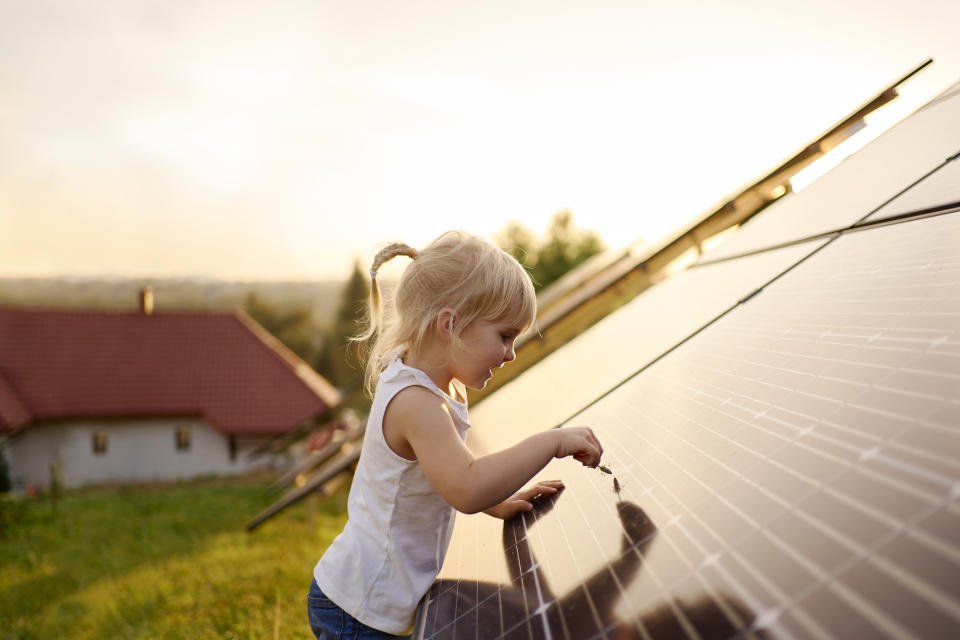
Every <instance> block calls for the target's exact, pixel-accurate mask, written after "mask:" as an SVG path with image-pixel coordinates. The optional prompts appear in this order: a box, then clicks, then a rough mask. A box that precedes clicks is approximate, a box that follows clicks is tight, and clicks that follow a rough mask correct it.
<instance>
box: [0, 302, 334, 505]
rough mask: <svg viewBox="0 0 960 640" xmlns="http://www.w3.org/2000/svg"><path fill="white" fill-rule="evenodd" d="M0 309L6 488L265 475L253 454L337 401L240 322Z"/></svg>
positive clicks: (229, 317)
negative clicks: (255, 472) (258, 471)
mask: <svg viewBox="0 0 960 640" xmlns="http://www.w3.org/2000/svg"><path fill="white" fill-rule="evenodd" d="M151 311H152V309H151V305H150V304H149V300H142V301H141V308H140V311H139V312H115V311H64V310H23V309H12V308H0V454H4V455H5V456H6V459H7V462H8V464H9V467H10V477H11V481H12V482H13V485H14V488H15V489H16V488H20V489H23V488H26V487H28V486H30V485H32V486H35V487H39V488H42V487H46V486H49V484H50V482H51V477H52V474H53V473H54V472H56V473H59V474H60V478H61V480H62V482H64V483H65V484H66V485H67V486H80V485H85V484H91V483H103V482H140V481H165V480H174V479H179V478H188V477H191V476H197V475H206V474H236V473H243V472H246V471H249V470H252V469H254V468H257V467H263V466H265V465H270V464H271V463H273V462H276V461H275V460H272V459H271V457H270V456H269V455H265V456H259V457H257V458H253V457H252V456H250V455H248V454H250V453H251V452H252V451H253V450H254V449H255V448H256V447H258V446H259V445H262V444H263V443H264V442H265V441H267V440H268V439H270V438H271V437H274V436H276V435H278V434H282V433H285V432H287V431H289V430H291V429H293V428H294V427H296V426H297V425H299V424H301V423H302V422H304V421H305V420H309V419H311V418H314V417H316V416H317V415H319V414H321V413H323V412H324V411H326V410H327V409H329V408H330V407H332V406H334V405H336V404H337V403H338V402H339V400H340V395H339V393H338V392H337V391H336V389H334V388H333V387H332V386H331V385H330V384H329V383H328V382H327V381H326V380H324V379H323V378H322V377H321V376H320V375H318V374H317V373H316V372H314V371H313V370H312V369H311V368H310V367H309V366H308V365H307V364H306V363H304V362H303V361H302V360H300V359H299V358H298V357H297V356H295V355H294V354H293V353H292V352H290V351H289V350H288V349H287V348H286V347H284V346H283V345H282V344H281V343H280V342H279V341H277V340H276V339H275V338H274V337H273V336H271V335H270V334H269V333H268V332H266V331H265V330H264V329H263V328H262V327H260V326H259V325H258V324H257V323H256V322H254V321H253V320H252V319H250V318H249V317H248V316H246V315H245V314H243V313H239V312H237V313H199V312H175V313H156V314H154V313H152V312H151Z"/></svg>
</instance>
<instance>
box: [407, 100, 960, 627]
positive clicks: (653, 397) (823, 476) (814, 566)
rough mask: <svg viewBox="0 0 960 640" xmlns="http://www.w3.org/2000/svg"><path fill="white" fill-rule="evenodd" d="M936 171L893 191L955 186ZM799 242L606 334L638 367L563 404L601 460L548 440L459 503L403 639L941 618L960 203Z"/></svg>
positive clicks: (957, 597) (956, 436) (956, 389)
mask: <svg viewBox="0 0 960 640" xmlns="http://www.w3.org/2000/svg"><path fill="white" fill-rule="evenodd" d="M950 101H953V102H957V97H952V98H951V99H950ZM945 102H947V101H940V102H939V103H937V104H936V105H934V106H933V107H930V108H927V109H924V110H921V111H920V112H919V113H918V114H916V115H914V116H913V118H917V117H918V116H919V115H921V114H924V113H931V112H933V111H934V109H936V108H939V107H941V106H942V105H943V104H945ZM908 122H909V121H908ZM955 122H960V120H953V121H952V122H950V123H946V124H949V125H950V126H947V127H946V129H948V130H949V131H948V132H947V134H949V135H952V134H954V133H956V132H957V131H958V127H957V125H956V124H954V123H955ZM941 124H944V123H941ZM902 126H903V125H901V127H902ZM927 139H928V138H924V140H927ZM905 144H906V141H903V144H901V145H899V146H896V147H890V146H880V147H877V146H875V145H876V143H874V145H871V147H872V148H873V152H876V150H877V149H881V150H883V149H887V150H891V149H894V150H897V149H899V150H900V151H904V150H908V149H907V148H906V147H904V145H905ZM956 146H957V148H956V149H954V150H953V152H954V153H955V152H956V151H957V150H960V143H958V144H957V145H956ZM871 147H867V148H866V149H865V150H864V151H862V152H861V153H864V152H867V151H868V150H870V149H871ZM873 152H871V153H873ZM943 155H944V156H945V157H943V158H936V160H934V159H933V156H932V155H931V156H930V162H931V164H930V166H929V167H928V168H927V169H926V170H925V171H922V172H921V173H920V175H924V174H930V171H932V170H933V169H935V168H937V167H940V165H941V164H942V163H943V161H944V160H945V158H946V157H948V156H947V154H943ZM851 160H852V159H851ZM847 162H850V160H848V161H847ZM871 162H872V163H873V164H882V163H881V161H880V159H878V158H874V159H873V160H871ZM841 166H843V165H841ZM863 166H867V165H863ZM954 169H955V167H954V166H952V165H949V164H948V165H946V166H944V167H942V168H941V169H940V170H939V171H938V172H937V173H932V174H930V177H929V178H927V179H925V180H922V181H920V182H918V183H917V184H916V185H915V186H914V187H913V189H917V190H918V191H917V192H916V193H910V192H909V191H908V192H907V193H906V194H904V195H903V196H901V199H900V203H899V204H900V205H902V204H903V203H904V202H905V201H907V199H908V198H911V200H909V201H907V202H927V201H930V200H931V199H932V200H933V201H937V200H942V199H943V198H944V197H946V198H947V199H948V200H951V199H952V200H956V199H958V198H960V183H957V182H956V181H953V180H951V179H949V175H950V173H949V171H953V170H954ZM941 171H944V173H940V172H941ZM940 176H947V177H945V178H943V179H942V180H941V179H939V178H938V177H940ZM917 177H919V176H917ZM875 187H877V188H884V189H896V188H899V186H898V184H894V183H889V182H886V183H878V184H876V185H875ZM833 188H834V189H840V188H842V184H840V183H836V184H834V187H833ZM857 188H860V186H858V187H857ZM806 193H807V192H806V191H805V192H803V193H801V194H797V195H798V196H803V195H804V194H806ZM813 193H816V192H813ZM894 194H895V192H893V193H890V194H889V195H888V196H886V197H884V198H883V200H882V201H886V200H890V199H891V198H892V197H893V195H894ZM876 197H879V196H876ZM876 197H875V199H876ZM804 199H805V200H806V201H807V207H808V208H809V207H813V209H815V208H816V204H817V201H816V200H815V199H811V198H810V197H805V198H804ZM798 200H799V198H798ZM888 206H891V207H893V206H898V205H897V203H896V202H891V203H890V205H888ZM906 206H907V207H908V209H909V210H912V207H913V205H912V204H907V205H906ZM867 212H868V211H862V212H857V215H854V212H847V213H848V214H849V215H845V216H844V220H843V221H842V224H838V225H836V226H835V227H834V228H836V227H839V226H843V225H844V224H849V223H850V222H853V221H854V220H857V219H860V218H861V217H863V215H864V214H866V213H867ZM900 212H902V210H900ZM878 213H880V212H878ZM846 218H850V219H849V220H847V219H846ZM802 246H803V247H805V250H806V252H807V253H810V252H814V253H813V255H812V256H810V257H809V258H807V259H805V260H803V261H802V262H800V264H799V265H797V266H796V267H794V268H792V269H790V270H789V271H788V272H787V273H785V274H784V275H782V276H780V277H777V276H778V274H779V271H776V270H773V269H771V271H770V272H769V273H765V274H763V276H764V278H763V279H762V280H763V282H766V281H768V280H770V279H774V281H773V282H772V283H770V284H769V285H767V286H766V287H765V288H763V290H762V291H761V292H760V293H758V294H757V295H755V296H753V297H751V298H749V299H748V300H746V301H745V302H744V303H743V304H741V305H739V306H737V307H736V308H734V309H733V310H731V311H729V312H728V313H726V314H725V315H723V316H722V317H720V318H719V319H718V320H716V321H715V322H713V323H711V324H709V325H708V326H706V327H705V328H704V329H703V330H702V331H699V332H697V333H695V334H694V335H692V337H690V338H689V339H688V340H686V341H684V342H681V343H680V344H679V345H678V346H677V347H676V348H675V349H673V350H672V351H670V352H669V353H668V354H667V355H666V356H665V357H662V358H660V359H658V360H656V361H655V362H653V364H649V366H647V365H648V362H649V360H645V359H644V358H645V357H646V356H645V355H644V356H643V357H635V355H636V354H632V352H631V351H630V349H628V348H625V349H624V352H625V356H624V359H625V360H626V361H627V362H629V363H630V364H633V365H634V366H635V369H634V370H635V371H637V373H636V375H634V376H633V377H631V378H629V379H628V380H627V381H626V382H625V383H623V384H622V385H620V386H616V387H615V388H614V389H613V390H612V391H610V392H609V393H608V394H601V393H598V394H596V396H595V397H596V398H597V401H596V402H594V403H593V404H591V405H589V406H588V407H587V408H586V409H585V410H583V411H582V412H581V413H580V414H578V415H576V416H575V417H574V419H572V420H571V421H570V423H571V424H590V425H591V426H593V427H594V428H595V429H596V431H597V433H598V435H599V436H600V438H601V440H602V441H603V442H604V445H605V448H606V454H605V456H604V462H605V464H607V465H608V466H609V467H611V469H612V471H613V475H607V474H604V473H601V472H600V471H598V470H588V469H584V468H582V467H580V466H579V465H577V464H576V463H573V462H570V461H554V462H553V463H551V465H550V466H549V467H548V469H547V470H545V472H544V473H543V474H542V477H561V478H563V479H564V481H565V483H566V489H565V490H564V491H563V492H561V493H560V494H558V496H556V497H554V498H551V499H549V500H546V501H544V502H542V503H541V504H539V505H538V508H537V509H536V510H535V511H534V512H532V513H530V514H527V515H525V516H523V517H522V518H517V519H515V520H513V521H511V522H508V523H501V522H500V521H497V520H494V519H492V518H489V517H486V516H469V517H464V516H460V518H459V519H458V524H457V527H456V529H455V532H454V542H453V544H452V546H451V550H450V553H449V554H448V557H447V560H446V563H445V565H444V569H443V571H442V572H441V576H440V579H439V580H438V581H437V582H436V583H435V585H434V587H433V588H432V589H431V591H430V593H428V595H427V597H426V598H425V600H424V603H423V606H422V607H421V615H420V618H419V619H418V630H417V634H415V635H416V637H423V638H478V639H479V638H511V639H512V638H531V639H532V638H566V639H571V640H575V639H579V638H661V637H670V638H674V637H676V638H714V637H717V638H720V637H723V638H726V637H769V638H808V637H813V638H818V637H823V638H828V637H833V638H847V637H859V638H875V637H900V638H916V637H923V638H948V637H960V534H958V532H960V213H947V214H943V215H939V216H935V217H927V218H922V219H914V220H909V221H905V222H900V223H898V224H895V225H890V226H882V227H877V228H872V229H869V230H864V231H858V232H855V233H846V234H844V235H842V236H841V237H839V238H837V239H835V240H834V241H832V242H829V243H827V244H826V245H825V246H823V248H821V249H819V250H817V249H818V248H819V247H820V246H821V245H820V244H817V245H813V244H805V245H802ZM797 249H799V248H797ZM741 260H742V259H741ZM739 261H740V260H736V261H734V262H739ZM719 264H723V263H718V264H717V265H710V266H705V267H703V268H702V269H709V268H713V267H715V266H719ZM754 277H756V275H755V276H754ZM669 283H670V281H669V280H668V281H667V282H666V283H665V284H664V285H658V286H666V285H668V284H669ZM748 288H749V287H748ZM655 289H656V288H655ZM678 290H679V289H678ZM660 312H661V313H663V314H669V313H670V308H669V306H668V307H665V308H662V309H661V311H660ZM620 313H627V314H629V309H628V308H627V309H624V310H623V311H621V312H620ZM706 315H709V314H706ZM623 317H625V318H626V317H630V316H629V315H624V316H623ZM632 317H633V318H635V319H636V325H637V334H636V336H631V335H628V334H623V335H620V336H616V337H617V338H619V339H620V340H624V341H628V340H630V339H637V340H642V339H643V335H644V334H643V324H644V322H646V319H645V318H644V315H643V314H636V315H634V316H632ZM598 326H599V325H598ZM608 326H613V325H608ZM667 335H668V334H663V337H665V336H667ZM585 337H586V336H585ZM608 337H609V336H608ZM590 339H591V340H595V339H597V338H590ZM579 340H580V339H578V340H577V341H574V343H572V344H571V345H570V346H568V347H565V348H564V349H563V350H561V351H560V352H558V354H563V353H564V352H565V351H568V350H570V349H571V348H574V345H575V344H576V343H577V342H578V341H579ZM558 354H554V356H553V357H556V356H557V355H558ZM566 365H567V366H568V367H570V366H573V367H576V369H577V373H578V375H579V376H580V377H581V378H582V379H584V380H585V384H587V385H588V386H589V382H588V379H590V378H591V377H592V376H594V369H595V368H596V367H597V366H598V364H597V363H596V362H595V361H592V360H591V358H590V356H589V353H588V351H581V352H580V353H579V355H578V357H577V358H576V359H574V360H569V361H567V362H566ZM599 366H601V367H602V366H604V365H603V363H601V364H600V365H599ZM536 370H537V368H536V367H535V368H534V369H532V370H531V371H530V372H528V373H527V374H524V376H521V377H520V378H518V379H517V381H515V382H514V383H512V385H508V386H507V387H506V388H505V389H504V390H501V391H500V392H498V393H497V394H494V396H492V397H491V399H490V400H488V401H486V402H490V401H491V400H494V399H496V398H497V396H498V395H500V394H501V393H505V392H506V391H508V390H510V389H511V387H512V386H513V385H519V384H520V383H521V381H523V380H524V378H525V377H526V376H534V375H535V372H536ZM599 377H601V378H602V377H603V376H599ZM525 384H526V385H530V384H532V383H530V382H527V383H525ZM504 397H505V396H504ZM515 402H518V403H519V402H522V398H517V399H516V400H515ZM484 404H486V403H482V404H481V405H480V407H478V410H479V409H481V408H483V407H484ZM561 404H562V403H561ZM507 409H508V407H501V408H500V409H499V411H500V412H506V411H507ZM475 422H476V421H475ZM514 425H515V427H516V429H515V430H514V431H512V432H507V431H506V430H501V431H496V432H495V435H494V437H493V438H492V440H491V441H487V442H485V446H490V447H492V448H499V447H502V446H506V445H508V444H510V443H512V442H514V441H515V440H516V439H518V438H520V437H522V436H523V435H525V434H526V432H527V431H528V430H529V429H527V428H525V427H524V426H523V425H524V423H523V422H522V421H521V422H519V423H514ZM478 426H479V428H478V429H476V431H477V433H476V434H472V435H471V438H474V436H479V437H482V435H481V433H480V431H481V430H482V429H484V428H485V426H484V425H478Z"/></svg>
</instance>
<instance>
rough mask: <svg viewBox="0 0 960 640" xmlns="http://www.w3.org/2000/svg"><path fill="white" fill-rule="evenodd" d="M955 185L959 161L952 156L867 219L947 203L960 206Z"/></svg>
mask: <svg viewBox="0 0 960 640" xmlns="http://www.w3.org/2000/svg"><path fill="white" fill-rule="evenodd" d="M957 185H960V161H958V160H957V159H956V158H954V159H953V160H951V161H950V162H947V163H946V164H944V165H943V166H942V167H940V168H939V169H937V170H936V171H935V172H933V173H932V174H930V175H929V176H927V177H926V178H924V179H923V180H922V181H921V182H920V183H919V184H917V185H916V186H915V187H913V188H912V189H910V190H909V191H907V192H906V193H904V194H903V195H902V196H900V197H899V198H896V199H894V200H893V201H892V202H890V203H889V204H887V205H886V206H884V207H881V208H880V209H878V210H877V212H876V213H874V214H873V215H871V216H870V217H869V218H867V220H879V219H881V218H888V217H890V216H896V215H902V214H905V213H910V212H914V211H923V210H927V209H933V208H936V207H944V206H949V205H954V206H958V207H960V189H958V188H957Z"/></svg>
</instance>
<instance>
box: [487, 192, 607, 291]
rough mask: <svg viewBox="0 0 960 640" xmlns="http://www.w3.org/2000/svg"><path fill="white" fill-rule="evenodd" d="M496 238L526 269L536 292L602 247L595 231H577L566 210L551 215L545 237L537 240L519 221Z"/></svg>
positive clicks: (601, 242)
mask: <svg viewBox="0 0 960 640" xmlns="http://www.w3.org/2000/svg"><path fill="white" fill-rule="evenodd" d="M495 239H496V241H497V243H498V244H499V245H500V247H501V248H503V249H504V250H505V251H507V252H508V253H510V254H511V255H513V257H515V258H516V259H517V260H518V261H519V262H520V264H522V265H524V266H525V267H526V268H527V269H528V271H529V272H530V277H531V278H532V279H533V282H534V286H535V287H536V289H537V291H540V290H541V289H543V288H544V287H546V286H547V285H549V284H550V283H552V282H554V281H555V280H557V279H559V278H560V277H561V276H563V275H564V274H565V273H567V272H568V271H570V270H571V269H573V268H575V267H577V266H578V265H580V264H581V263H583V262H584V261H585V260H587V259H588V258H590V257H592V256H594V255H596V254H598V253H600V252H602V251H603V250H604V248H605V247H604V244H603V241H602V240H601V239H600V236H599V235H597V234H596V232H594V231H584V230H580V229H578V228H577V227H576V226H575V225H574V223H573V214H572V213H571V212H570V211H569V210H568V209H564V210H562V211H558V212H557V213H555V214H554V216H553V218H551V220H550V224H549V225H548V226H547V232H546V235H545V237H544V238H543V239H542V240H541V241H539V242H537V241H536V240H534V236H533V233H532V232H531V231H530V230H529V229H527V228H526V227H524V226H523V225H522V224H521V223H519V222H511V223H509V224H508V225H507V226H506V227H505V228H504V230H503V231H501V232H500V233H498V234H496V236H495Z"/></svg>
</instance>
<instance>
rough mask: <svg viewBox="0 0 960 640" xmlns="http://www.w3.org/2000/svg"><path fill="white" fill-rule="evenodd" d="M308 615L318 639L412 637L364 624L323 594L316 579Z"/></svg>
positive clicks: (309, 601)
mask: <svg viewBox="0 0 960 640" xmlns="http://www.w3.org/2000/svg"><path fill="white" fill-rule="evenodd" d="M307 616H308V617H309V618H310V629H311V630H312V631H313V633H314V635H316V636H317V640H348V639H349V640H396V639H398V638H409V637H410V636H394V635H390V634H389V633H384V632H383V631H380V630H378V629H374V628H373V627H368V626H367V625H365V624H363V623H362V622H360V621H359V620H357V619H356V618H354V617H353V616H351V615H350V614H349V613H347V612H346V611H344V610H343V609H341V608H340V607H338V606H337V605H336V604H334V602H333V601H332V600H330V598H328V597H327V596H325V595H323V592H322V591H320V587H318V586H317V581H316V580H314V581H313V582H312V583H311V584H310V593H308V594H307Z"/></svg>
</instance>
